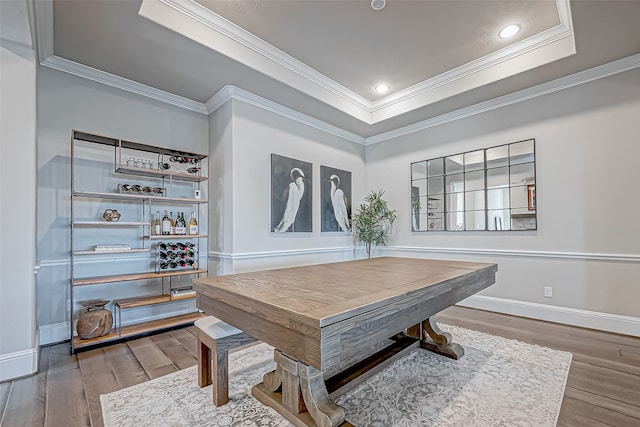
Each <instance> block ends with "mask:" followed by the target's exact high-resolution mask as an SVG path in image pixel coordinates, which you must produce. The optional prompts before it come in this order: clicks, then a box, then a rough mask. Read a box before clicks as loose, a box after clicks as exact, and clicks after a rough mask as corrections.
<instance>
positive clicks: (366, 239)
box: [351, 190, 396, 258]
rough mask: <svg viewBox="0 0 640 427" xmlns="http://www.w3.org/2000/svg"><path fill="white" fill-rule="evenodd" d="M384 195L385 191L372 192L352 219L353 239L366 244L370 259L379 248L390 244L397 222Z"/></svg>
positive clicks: (394, 212)
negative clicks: (393, 227) (392, 230)
mask: <svg viewBox="0 0 640 427" xmlns="http://www.w3.org/2000/svg"><path fill="white" fill-rule="evenodd" d="M383 195H384V191H383V190H378V191H375V190H371V192H370V193H369V194H367V196H366V197H365V198H364V202H363V203H362V204H361V205H360V207H359V208H358V211H357V212H356V213H355V214H354V215H353V218H352V219H351V225H352V228H353V239H354V241H355V242H356V243H358V242H362V243H364V246H365V248H366V250H367V256H368V257H369V258H371V255H373V251H374V250H375V248H376V247H377V246H379V245H382V246H387V245H388V244H389V242H390V240H391V227H392V225H393V222H394V221H395V220H396V211H395V210H392V209H389V206H388V205H387V202H386V200H384V199H383V198H382V196H383Z"/></svg>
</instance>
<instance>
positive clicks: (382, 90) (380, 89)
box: [376, 84, 389, 93]
mask: <svg viewBox="0 0 640 427" xmlns="http://www.w3.org/2000/svg"><path fill="white" fill-rule="evenodd" d="M388 90H389V85H385V84H380V85H378V86H376V92H378V93H385V92H387V91H388Z"/></svg>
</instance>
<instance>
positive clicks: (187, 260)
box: [185, 258, 196, 265]
mask: <svg viewBox="0 0 640 427" xmlns="http://www.w3.org/2000/svg"><path fill="white" fill-rule="evenodd" d="M185 262H186V263H187V264H188V265H194V264H195V263H196V262H195V261H194V260H192V259H191V258H187V259H186V260H185Z"/></svg>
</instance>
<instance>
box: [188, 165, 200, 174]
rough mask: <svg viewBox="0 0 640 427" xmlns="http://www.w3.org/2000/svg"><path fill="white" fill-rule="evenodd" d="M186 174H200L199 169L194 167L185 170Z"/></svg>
mask: <svg viewBox="0 0 640 427" xmlns="http://www.w3.org/2000/svg"><path fill="white" fill-rule="evenodd" d="M187 172H189V173H198V172H200V168H199V167H196V166H192V167H190V168H188V169H187Z"/></svg>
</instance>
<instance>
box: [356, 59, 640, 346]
mask: <svg viewBox="0 0 640 427" xmlns="http://www.w3.org/2000/svg"><path fill="white" fill-rule="evenodd" d="M639 117H640V70H638V69H636V70H633V71H628V72H625V73H622V74H618V75H614V76H611V77H607V78H603V79H600V80H596V81H593V82H590V83H586V84H582V85H579V86H576V87H572V88H569V89H566V90H562V91H559V92H555V93H552V94H549V95H545V96H541V97H537V98H534V99H531V100H528V101H526V102H521V103H518V104H514V105H510V106H508V107H504V108H500V109H497V110H493V111H490V112H486V113H483V114H479V115H476V116H473V117H470V118H466V119H462V120H458V121H455V122H452V123H448V124H444V125H441V126H437V127H434V128H430V129H426V130H423V131H421V132H417V133H414V134H411V135H408V136H404V137H401V138H397V139H395V140H390V141H387V142H383V143H380V144H376V145H373V146H370V147H368V148H367V163H366V164H367V177H368V179H367V184H368V185H369V186H370V187H373V188H378V187H382V188H384V189H386V190H387V196H388V200H389V203H390V204H391V205H392V206H393V207H395V208H396V209H399V211H400V215H399V222H398V235H397V238H396V239H395V241H394V243H393V246H394V248H392V251H393V253H394V254H401V255H406V256H428V257H444V258H457V259H472V260H477V261H488V262H498V264H499V273H498V281H497V283H496V284H495V285H494V286H492V287H490V288H488V289H487V290H485V291H484V292H483V293H482V295H483V296H484V297H485V298H484V299H483V298H476V299H475V302H472V304H474V305H475V306H479V307H484V308H491V309H498V310H501V311H508V312H513V313H514V314H519V315H531V314H536V315H539V316H540V317H543V318H548V319H549V320H556V321H567V322H572V321H576V319H577V318H579V317H580V318H581V319H582V320H581V322H582V321H584V322H586V324H585V323H580V322H578V323H580V324H583V325H584V326H591V327H601V326H603V325H606V324H608V323H612V322H613V323H615V322H617V325H618V327H620V328H622V329H621V330H620V331H621V332H625V333H635V334H637V335H640V305H638V303H637V302H638V300H640V287H639V286H638V285H639V284H640V280H639V279H638V278H639V277H640V239H639V238H638V236H640V221H639V218H640V190H639V188H638V183H639V182H640V168H639V167H638V165H639V164H640V143H639V142H638V141H639V139H638V138H639V137H640V120H638V118H639ZM528 138H535V139H536V169H537V173H536V175H537V183H536V184H537V185H536V187H537V188H536V190H537V191H536V193H537V194H536V196H537V206H538V230H537V231H530V232H503V233H491V232H463V233H455V232H426V233H414V232H411V227H410V216H409V215H410V210H409V204H410V188H409V180H410V164H411V162H415V161H419V160H424V159H429V158H434V157H440V156H443V155H450V154H456V153H460V152H465V151H471V150H474V149H479V148H484V147H491V146H495V145H499V144H505V143H509V142H515V141H519V140H523V139H528ZM391 172H393V173H391ZM545 286H551V287H553V298H551V299H549V298H545V297H544V296H543V287H545ZM536 304H541V305H544V306H537V305H536ZM554 307H556V308H557V309H554ZM590 322H593V323H590Z"/></svg>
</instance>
